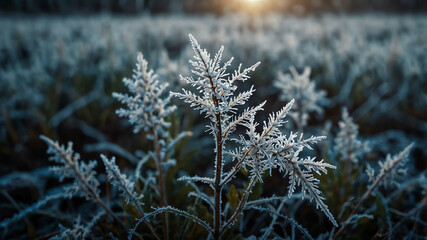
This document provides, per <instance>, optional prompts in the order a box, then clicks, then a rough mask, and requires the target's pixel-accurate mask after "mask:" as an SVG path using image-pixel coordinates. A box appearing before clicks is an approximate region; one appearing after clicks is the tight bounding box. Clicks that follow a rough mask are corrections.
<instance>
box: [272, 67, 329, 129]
mask: <svg viewBox="0 0 427 240" xmlns="http://www.w3.org/2000/svg"><path fill="white" fill-rule="evenodd" d="M289 70H290V71H291V74H292V75H290V74H283V72H278V74H277V76H278V79H277V80H276V81H274V85H275V86H276V87H277V88H279V89H280V90H281V95H280V98H281V99H282V100H283V101H290V100H292V99H295V104H294V107H293V109H292V110H291V111H290V113H289V115H290V116H291V117H292V119H293V121H294V123H295V126H296V128H297V130H298V131H302V129H303V128H304V127H305V126H306V125H307V120H308V119H309V117H310V116H309V114H310V113H311V112H316V113H318V114H323V107H322V106H321V105H322V101H324V100H325V96H326V92H325V91H323V90H316V84H315V83H314V81H310V73H311V68H309V67H306V68H305V69H304V72H303V73H302V74H299V73H298V72H297V70H296V69H295V67H293V66H291V67H290V68H289Z"/></svg>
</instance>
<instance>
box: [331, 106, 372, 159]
mask: <svg viewBox="0 0 427 240" xmlns="http://www.w3.org/2000/svg"><path fill="white" fill-rule="evenodd" d="M338 124H339V127H340V130H339V132H338V134H337V137H336V138H335V147H334V149H335V152H337V154H338V156H339V157H340V159H341V160H342V161H350V162H352V163H355V164H357V163H358V162H359V158H360V157H362V156H363V155H364V154H365V153H366V152H368V151H369V146H368V143H367V142H362V141H360V140H358V139H357V137H358V134H359V126H357V125H356V124H354V122H353V119H352V118H351V117H350V116H349V114H348V110H347V108H343V110H342V120H341V121H340V122H339V123H338Z"/></svg>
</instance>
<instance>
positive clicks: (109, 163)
mask: <svg viewBox="0 0 427 240" xmlns="http://www.w3.org/2000/svg"><path fill="white" fill-rule="evenodd" d="M101 158H102V161H103V162H104V165H105V171H106V172H107V174H108V179H109V180H110V182H111V183H112V184H113V185H114V186H116V187H117V188H118V189H119V191H120V192H121V194H122V196H123V197H124V198H125V201H126V204H129V203H131V204H132V205H133V206H134V207H135V208H136V210H137V211H138V214H139V215H140V216H141V217H144V214H145V213H144V210H143V209H142V206H141V205H142V204H143V203H142V202H141V199H142V197H143V195H142V194H139V193H137V192H136V191H135V183H134V182H133V181H130V180H129V179H128V178H127V176H126V175H125V174H122V173H121V172H120V169H119V167H118V166H117V165H116V159H115V158H114V157H113V158H111V159H108V158H107V157H106V156H104V155H102V154H101ZM146 224H147V226H148V228H149V229H150V231H151V233H152V234H153V236H154V237H155V238H156V239H159V237H158V236H157V234H156V232H155V231H154V229H153V227H152V226H151V224H150V223H149V222H146Z"/></svg>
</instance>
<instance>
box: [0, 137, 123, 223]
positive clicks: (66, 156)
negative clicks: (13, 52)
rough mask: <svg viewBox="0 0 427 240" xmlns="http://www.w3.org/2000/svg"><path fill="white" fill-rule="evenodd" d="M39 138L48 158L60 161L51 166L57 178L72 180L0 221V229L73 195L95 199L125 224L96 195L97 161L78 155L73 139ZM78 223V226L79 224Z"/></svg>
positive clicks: (97, 192) (97, 191)
mask: <svg viewBox="0 0 427 240" xmlns="http://www.w3.org/2000/svg"><path fill="white" fill-rule="evenodd" d="M40 138H41V139H42V140H43V141H45V142H46V143H47V144H48V150H47V153H48V154H51V155H52V156H51V157H49V160H50V161H52V162H55V163H57V164H59V165H57V166H53V167H51V168H50V170H51V171H52V172H54V173H56V174H57V175H58V177H59V181H60V182H62V181H63V180H64V179H65V178H69V179H72V180H73V182H72V184H71V185H66V186H64V187H62V189H61V191H59V192H58V193H54V194H51V195H49V196H46V197H45V198H43V199H41V200H39V201H38V202H36V203H34V204H33V205H31V206H30V207H28V208H26V209H24V210H22V211H20V212H19V213H17V214H15V215H14V216H13V217H12V218H9V219H6V220H4V221H2V222H0V229H1V228H7V227H8V226H9V225H10V224H12V223H13V222H16V221H18V220H20V219H22V218H23V217H25V216H26V215H28V214H30V213H31V212H34V211H36V210H38V209H40V208H42V207H43V206H45V205H47V204H48V203H49V202H51V201H53V200H56V199H61V198H69V199H70V198H73V197H76V196H77V197H79V196H80V197H84V198H85V199H86V200H88V201H93V202H95V203H96V204H98V205H99V206H101V207H102V208H103V209H104V211H105V212H106V213H108V215H109V216H112V217H113V218H114V220H115V221H116V222H117V223H118V224H119V225H120V226H122V227H124V225H123V223H122V221H121V220H120V219H119V218H118V217H117V216H116V215H115V214H114V213H113V212H112V210H111V209H110V208H109V207H108V206H107V205H106V204H105V203H104V202H103V201H102V199H101V197H100V196H99V192H100V191H99V189H98V186H99V182H98V180H97V178H96V171H95V170H94V168H95V167H96V165H97V162H96V161H95V160H93V161H89V162H88V163H85V162H84V161H82V160H81V159H80V154H78V153H76V152H74V150H73V144H72V142H69V143H68V145H67V146H64V145H61V144H60V143H59V142H58V141H53V140H51V139H50V138H48V137H46V136H43V135H42V136H41V137H40ZM77 225H78V226H80V224H77ZM77 225H76V226H77Z"/></svg>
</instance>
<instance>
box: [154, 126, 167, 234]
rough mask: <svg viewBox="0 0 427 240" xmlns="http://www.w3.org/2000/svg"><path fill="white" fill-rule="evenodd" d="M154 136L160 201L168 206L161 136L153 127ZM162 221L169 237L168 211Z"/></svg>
mask: <svg viewBox="0 0 427 240" xmlns="http://www.w3.org/2000/svg"><path fill="white" fill-rule="evenodd" d="M153 136H154V149H155V151H156V158H157V161H156V162H157V163H156V168H157V173H158V174H157V180H158V182H159V184H158V186H159V194H160V201H161V204H162V207H166V206H167V205H168V201H167V196H166V183H165V176H164V174H163V170H162V158H161V154H160V144H159V136H158V134H157V131H155V130H154V129H153ZM162 222H163V226H162V228H163V238H164V239H169V236H168V232H169V222H168V215H167V212H163V213H162Z"/></svg>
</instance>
